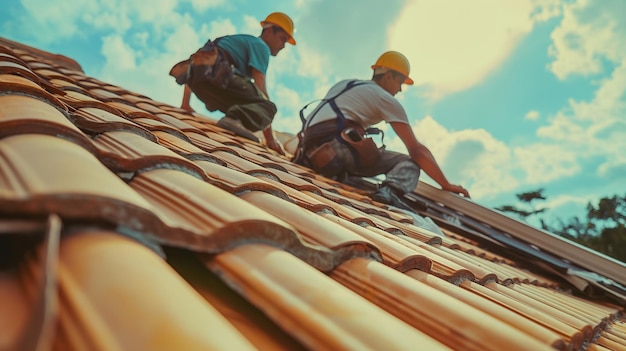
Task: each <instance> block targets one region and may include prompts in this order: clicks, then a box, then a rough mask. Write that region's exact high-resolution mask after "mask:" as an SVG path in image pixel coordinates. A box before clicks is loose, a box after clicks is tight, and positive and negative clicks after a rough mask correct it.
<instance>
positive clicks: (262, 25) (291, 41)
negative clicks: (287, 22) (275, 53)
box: [260, 21, 296, 45]
mask: <svg viewBox="0 0 626 351" xmlns="http://www.w3.org/2000/svg"><path fill="white" fill-rule="evenodd" d="M260 23H261V27H265V25H266V24H272V25H275V26H277V27H279V28H281V29H282V30H283V31H284V32H285V33H287V36H288V37H289V39H287V42H288V43H289V44H291V45H296V40H295V39H294V38H293V37H292V36H291V35H289V33H288V32H287V31H286V30H285V28H283V27H281V26H279V25H278V24H276V23H272V22H267V21H261V22H260Z"/></svg>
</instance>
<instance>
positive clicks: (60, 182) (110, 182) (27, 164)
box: [0, 134, 153, 224]
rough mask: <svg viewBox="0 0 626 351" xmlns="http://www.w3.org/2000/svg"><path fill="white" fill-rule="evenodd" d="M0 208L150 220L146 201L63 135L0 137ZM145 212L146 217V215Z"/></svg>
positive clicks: (116, 220)
mask: <svg viewBox="0 0 626 351" xmlns="http://www.w3.org/2000/svg"><path fill="white" fill-rule="evenodd" d="M0 162H1V163H2V166H1V167H0V170H1V172H2V173H3V175H2V177H0V179H2V181H0V189H2V190H1V191H0V194H1V197H2V201H0V211H2V212H4V213H5V214H8V215H20V216H26V215H28V216H47V214H48V213H57V214H59V215H60V216H61V217H62V218H69V219H82V220H102V221H107V222H112V223H118V224H132V223H135V222H137V223H142V221H143V220H146V221H152V220H153V216H152V215H151V214H150V213H149V212H148V211H147V209H149V208H150V205H149V204H148V203H147V202H146V201H145V200H144V199H143V198H141V197H140V196H138V195H137V194H136V193H135V192H133V191H131V190H130V188H129V187H128V186H127V185H126V184H125V183H124V182H123V181H122V180H121V179H119V178H118V177H117V176H115V174H113V173H111V172H110V171H109V170H108V169H106V168H105V167H104V166H103V165H102V164H101V163H100V161H98V159H96V158H95V156H93V155H92V154H91V153H89V152H88V151H87V150H85V149H83V148H81V147H80V146H78V145H76V144H74V143H71V142H69V141H67V140H64V139H62V138H57V137H52V136H47V135H37V134H25V135H19V136H12V137H7V138H4V139H1V140H0ZM146 218H148V219H146Z"/></svg>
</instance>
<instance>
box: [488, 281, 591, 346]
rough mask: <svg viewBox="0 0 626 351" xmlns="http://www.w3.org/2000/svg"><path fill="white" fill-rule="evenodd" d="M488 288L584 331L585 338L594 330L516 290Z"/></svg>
mask: <svg viewBox="0 0 626 351" xmlns="http://www.w3.org/2000/svg"><path fill="white" fill-rule="evenodd" d="M485 286H486V287H488V288H490V289H492V290H494V291H497V292H499V293H501V294H504V295H507V296H509V297H512V298H514V299H516V300H518V301H521V302H523V303H524V304H526V305H528V306H532V307H534V308H537V309H539V310H541V311H545V312H546V313H548V314H550V315H552V316H554V317H556V318H558V319H559V320H562V321H563V322H565V323H567V324H568V325H571V326H572V327H574V328H576V329H577V330H583V331H584V335H585V337H587V338H588V337H590V331H591V329H592V328H593V326H592V325H590V323H588V322H586V321H583V320H581V319H579V318H577V317H574V316H572V315H570V314H568V313H566V312H563V311H561V310H560V309H558V308H555V307H553V306H549V305H547V304H545V303H543V302H541V301H537V300H535V299H534V298H531V297H528V296H526V295H524V294H522V293H520V292H518V291H516V290H515V289H511V288H508V287H504V286H501V285H499V284H492V283H490V284H487V285H485Z"/></svg>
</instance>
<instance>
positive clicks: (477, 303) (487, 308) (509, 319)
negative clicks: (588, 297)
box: [406, 270, 567, 350]
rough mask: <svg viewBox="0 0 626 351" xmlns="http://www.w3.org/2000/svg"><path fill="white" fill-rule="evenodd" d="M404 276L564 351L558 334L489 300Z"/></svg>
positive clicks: (418, 275) (430, 279) (416, 274)
mask: <svg viewBox="0 0 626 351" xmlns="http://www.w3.org/2000/svg"><path fill="white" fill-rule="evenodd" d="M406 274H407V275H408V276H410V277H412V278H414V279H417V280H419V281H420V282H422V283H424V284H427V285H428V286H430V287H432V288H435V289H437V290H439V291H441V292H443V293H445V294H447V295H449V296H452V297H454V298H455V299H458V300H460V301H462V302H464V303H465V304H467V305H469V306H472V307H474V308H476V309H479V310H481V311H483V312H485V313H487V314H489V315H491V316H493V317H495V318H497V319H498V320H500V322H502V323H506V324H508V325H511V326H513V327H515V328H516V329H518V330H520V331H522V332H524V333H526V334H528V335H530V336H532V337H534V338H535V339H537V340H538V341H540V342H542V343H544V344H546V345H550V346H552V347H554V348H555V349H557V350H565V349H566V346H567V345H566V342H565V341H564V340H563V339H562V338H561V336H560V335H559V334H558V333H556V332H554V331H552V330H550V329H547V328H544V327H542V326H541V325H539V324H537V323H535V322H533V321H531V320H529V319H527V318H525V317H523V316H521V315H520V314H517V313H515V312H513V311H511V310H509V309H508V308H506V307H505V306H502V305H500V304H498V303H494V302H492V301H491V300H489V299H485V298H482V297H480V296H478V295H476V294H474V293H472V292H470V291H468V290H466V289H463V288H461V287H459V286H456V285H454V284H450V283H448V282H447V281H445V280H443V279H440V278H437V277H435V276H434V275H431V274H428V273H425V272H421V271H418V270H411V271H408V272H406Z"/></svg>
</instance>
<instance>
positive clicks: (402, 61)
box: [372, 51, 413, 85]
mask: <svg viewBox="0 0 626 351" xmlns="http://www.w3.org/2000/svg"><path fill="white" fill-rule="evenodd" d="M376 68H388V69H390V70H394V71H396V72H398V73H400V74H402V75H403V76H405V77H406V79H405V80H404V84H408V85H413V79H411V78H409V71H411V65H409V60H407V58H406V57H405V56H404V55H402V54H401V53H399V52H397V51H387V52H385V53H384V54H382V55H380V57H379V58H378V60H377V61H376V63H375V64H373V65H372V69H376Z"/></svg>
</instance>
